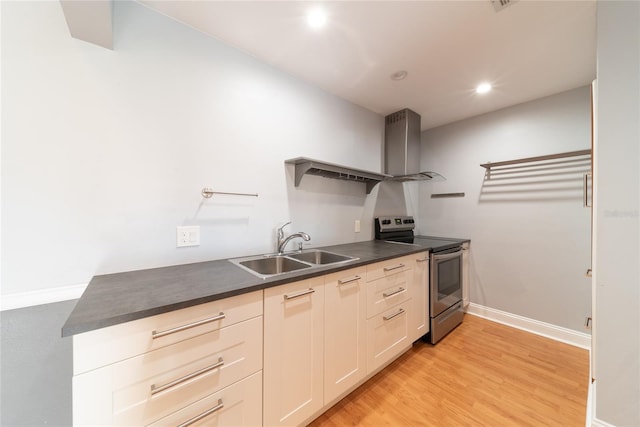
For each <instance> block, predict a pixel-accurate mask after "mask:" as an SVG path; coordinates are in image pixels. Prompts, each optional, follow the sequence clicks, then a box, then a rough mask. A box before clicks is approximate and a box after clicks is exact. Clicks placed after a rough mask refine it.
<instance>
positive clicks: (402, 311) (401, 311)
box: [382, 309, 404, 320]
mask: <svg viewBox="0 0 640 427" xmlns="http://www.w3.org/2000/svg"><path fill="white" fill-rule="evenodd" d="M402 313H404V310H403V309H400V310H398V312H397V313H393V314H390V315H389V316H383V317H382V318H383V319H384V320H391V319H393V318H394V317H396V316H400V315H401V314H402Z"/></svg>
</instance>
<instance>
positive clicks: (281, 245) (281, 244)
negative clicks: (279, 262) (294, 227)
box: [278, 231, 311, 254]
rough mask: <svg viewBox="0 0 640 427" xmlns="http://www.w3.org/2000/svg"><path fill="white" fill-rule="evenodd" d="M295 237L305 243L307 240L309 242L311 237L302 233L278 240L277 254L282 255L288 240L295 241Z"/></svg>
mask: <svg viewBox="0 0 640 427" xmlns="http://www.w3.org/2000/svg"><path fill="white" fill-rule="evenodd" d="M297 237H299V238H301V239H302V240H304V241H305V242H308V241H309V240H311V236H309V235H308V234H307V233H305V232H303V231H299V232H297V233H293V234H291V235H290V236H287V237H285V238H283V239H282V238H280V239H278V254H282V253H283V252H284V248H285V247H286V246H287V243H289V240H291V239H295V238H297Z"/></svg>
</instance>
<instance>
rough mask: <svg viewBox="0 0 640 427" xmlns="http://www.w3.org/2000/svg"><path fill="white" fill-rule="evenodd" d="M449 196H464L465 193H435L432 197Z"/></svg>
mask: <svg viewBox="0 0 640 427" xmlns="http://www.w3.org/2000/svg"><path fill="white" fill-rule="evenodd" d="M447 197H464V193H435V194H432V195H431V198H432V199H444V198H447Z"/></svg>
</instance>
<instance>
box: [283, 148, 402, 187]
mask: <svg viewBox="0 0 640 427" xmlns="http://www.w3.org/2000/svg"><path fill="white" fill-rule="evenodd" d="M285 163H288V164H292V165H294V166H295V186H296V187H297V186H299V185H300V181H301V180H302V177H303V176H304V175H305V174H309V175H318V176H323V177H325V178H333V179H342V180H346V181H356V182H363V183H365V185H366V188H367V194H369V193H371V190H373V187H375V186H376V184H378V183H379V182H380V181H383V180H385V179H388V178H391V175H387V174H383V173H377V172H370V171H365V170H361V169H354V168H351V167H348V166H341V165H336V164H333V163H327V162H323V161H320V160H315V159H309V158H307V157H296V158H295V159H289V160H285Z"/></svg>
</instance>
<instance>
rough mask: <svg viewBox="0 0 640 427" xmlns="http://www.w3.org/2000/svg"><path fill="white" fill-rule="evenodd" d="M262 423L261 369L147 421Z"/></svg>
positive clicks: (153, 426) (165, 423)
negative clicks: (159, 417) (156, 419)
mask: <svg viewBox="0 0 640 427" xmlns="http://www.w3.org/2000/svg"><path fill="white" fill-rule="evenodd" d="M260 425H262V372H257V373H255V374H253V375H252V376H250V377H248V378H245V379H244V380H242V381H240V382H237V383H235V384H233V385H231V386H229V387H227V388H225V389H222V390H220V391H219V392H217V393H214V394H212V395H210V396H208V397H206V398H204V399H202V400H200V401H198V402H196V403H194V404H192V405H189V406H187V407H186V408H184V409H181V410H179V411H177V412H174V413H173V414H171V415H169V416H167V417H165V418H162V419H161V420H158V421H157V422H155V423H153V424H151V425H150V426H151V427H161V426H162V427H164V426H171V427H175V426H185V427H186V426H193V427H196V426H251V427H255V426H260Z"/></svg>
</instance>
